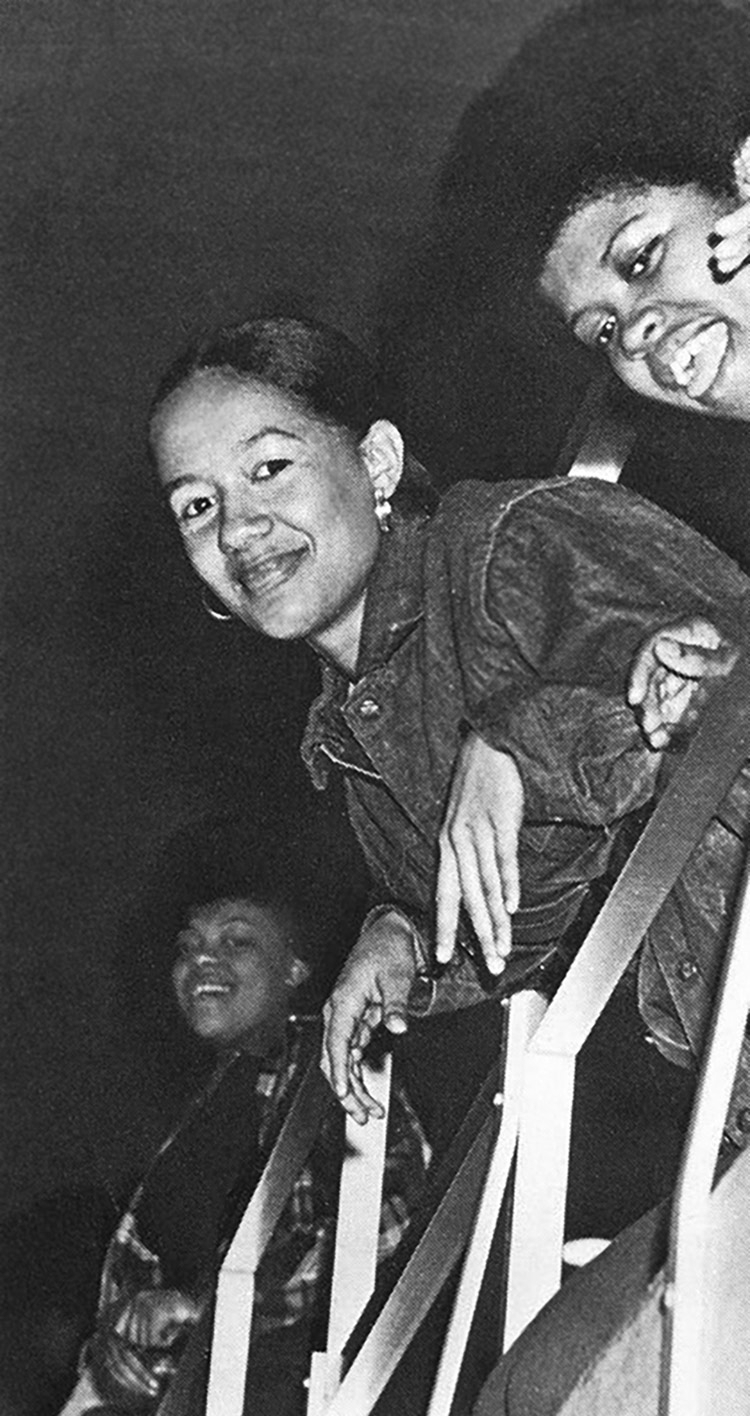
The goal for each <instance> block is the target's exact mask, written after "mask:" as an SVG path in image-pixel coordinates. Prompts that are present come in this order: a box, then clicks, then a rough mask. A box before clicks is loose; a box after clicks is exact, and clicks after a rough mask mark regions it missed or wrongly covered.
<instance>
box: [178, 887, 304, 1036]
mask: <svg viewBox="0 0 750 1416" xmlns="http://www.w3.org/2000/svg"><path fill="white" fill-rule="evenodd" d="M295 964H296V960H295V959H294V955H293V954H292V952H291V949H290V948H289V945H288V944H287V942H286V940H285V938H284V935H283V931H282V928H281V925H280V923H279V922H278V921H277V919H276V918H275V916H274V913H273V911H272V910H270V909H268V908H267V907H265V906H263V905H256V904H254V903H253V901H252V900H220V901H218V902H217V903H215V904H211V905H207V906H206V907H205V908H203V909H199V910H196V912H195V913H194V914H193V915H192V916H191V918H190V920H189V923H188V925H187V928H186V929H184V930H183V931H182V933H181V934H180V936H179V938H178V940H177V958H176V960H175V964H174V968H173V970H172V982H173V984H174V990H175V994H176V997H177V1002H178V1004H179V1007H180V1011H181V1012H182V1014H183V1016H184V1018H185V1020H186V1022H187V1024H188V1026H189V1027H190V1028H191V1029H192V1031H193V1032H194V1033H196V1034H197V1036H198V1037H201V1038H203V1039H204V1040H205V1041H207V1042H212V1043H213V1044H214V1045H216V1046H228V1045H231V1044H234V1043H238V1042H246V1043H248V1044H249V1045H250V1046H251V1047H252V1048H253V1050H255V1051H259V1052H264V1051H266V1050H267V1048H268V1046H269V1044H270V1043H272V1042H273V1041H276V1040H278V1038H279V1037H280V1036H281V1034H282V1032H283V1026H284V1023H285V1021H286V1016H287V1010H288V1005H289V996H290V991H291V989H292V987H293V985H294V982H295V979H294V967H295Z"/></svg>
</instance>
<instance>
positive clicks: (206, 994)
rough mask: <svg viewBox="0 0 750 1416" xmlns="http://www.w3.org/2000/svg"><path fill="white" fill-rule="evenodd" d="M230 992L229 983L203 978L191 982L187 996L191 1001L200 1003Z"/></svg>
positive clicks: (224, 995) (230, 986) (223, 996)
mask: <svg viewBox="0 0 750 1416" xmlns="http://www.w3.org/2000/svg"><path fill="white" fill-rule="evenodd" d="M231 992H232V984H231V983H222V982H221V981H220V980H219V979H212V978H203V979H198V980H197V981H196V982H195V983H191V985H190V987H189V989H188V997H189V998H190V1001H191V1003H202V1002H205V1001H206V1000H212V999H215V998H225V997H226V996H227V994H229V993H231Z"/></svg>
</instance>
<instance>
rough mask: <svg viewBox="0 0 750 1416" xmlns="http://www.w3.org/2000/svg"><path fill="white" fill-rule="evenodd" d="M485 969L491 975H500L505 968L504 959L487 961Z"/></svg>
mask: <svg viewBox="0 0 750 1416" xmlns="http://www.w3.org/2000/svg"><path fill="white" fill-rule="evenodd" d="M487 968H488V969H489V971H490V973H491V974H501V973H502V972H503V969H504V968H505V959H488V960H487Z"/></svg>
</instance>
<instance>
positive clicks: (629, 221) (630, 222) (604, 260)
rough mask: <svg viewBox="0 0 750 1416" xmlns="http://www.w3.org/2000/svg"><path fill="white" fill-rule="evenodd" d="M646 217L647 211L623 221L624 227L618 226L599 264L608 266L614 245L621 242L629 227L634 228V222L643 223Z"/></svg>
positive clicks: (637, 213)
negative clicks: (624, 232)
mask: <svg viewBox="0 0 750 1416" xmlns="http://www.w3.org/2000/svg"><path fill="white" fill-rule="evenodd" d="M645 215H646V213H645V211H638V212H636V213H635V215H634V216H629V217H628V219H627V221H623V223H622V226H618V228H617V230H616V231H615V232H613V234H612V235H611V236H610V238H609V241H608V242H607V245H606V248H605V250H604V252H603V254H602V256H601V257H600V260H599V264H600V265H606V264H607V261H608V260H609V258H610V256H611V254H612V247H613V246H614V245H616V243H617V242H618V241H619V239H620V237H621V236H622V233H623V231H627V229H628V227H629V226H632V225H633V223H634V222H636V221H641V220H642V219H643V217H644V216H645Z"/></svg>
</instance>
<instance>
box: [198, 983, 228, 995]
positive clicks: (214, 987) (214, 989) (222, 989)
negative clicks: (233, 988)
mask: <svg viewBox="0 0 750 1416" xmlns="http://www.w3.org/2000/svg"><path fill="white" fill-rule="evenodd" d="M228 991H229V987H228V984H226V983H198V984H196V986H195V988H194V989H193V993H194V994H195V995H196V997H197V995H198V994H199V993H228Z"/></svg>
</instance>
